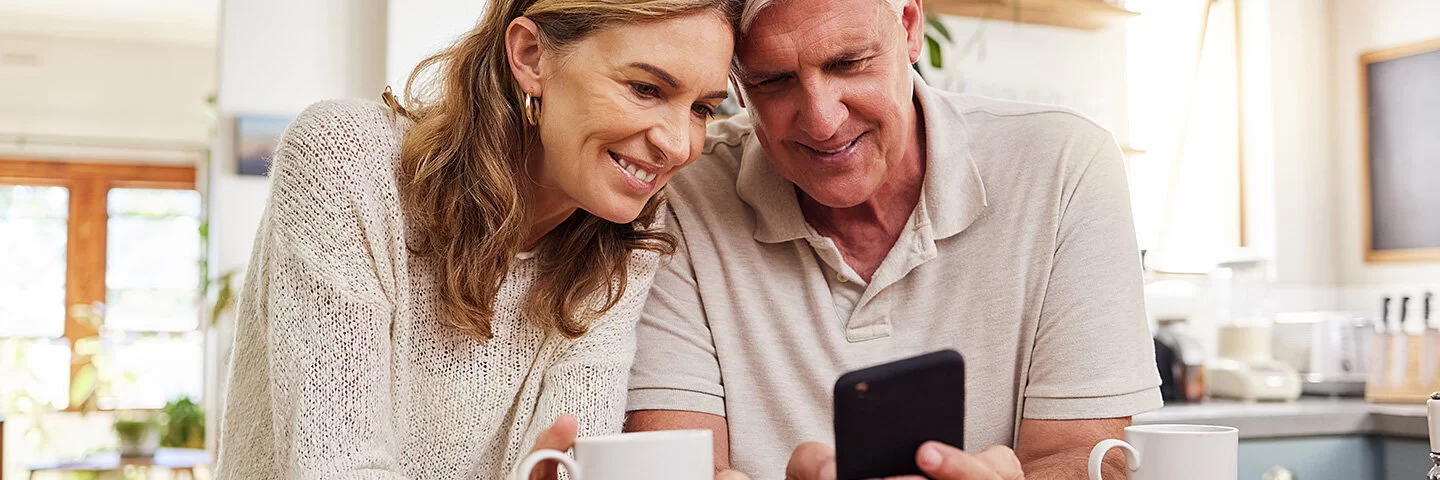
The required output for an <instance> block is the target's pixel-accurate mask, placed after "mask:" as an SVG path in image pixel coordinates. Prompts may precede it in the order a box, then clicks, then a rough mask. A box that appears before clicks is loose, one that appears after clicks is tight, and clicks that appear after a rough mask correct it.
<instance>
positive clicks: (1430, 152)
mask: <svg viewBox="0 0 1440 480" xmlns="http://www.w3.org/2000/svg"><path fill="white" fill-rule="evenodd" d="M1436 85H1440V39H1435V40H1431V41H1428V42H1421V43H1417V44H1413V45H1405V46H1401V47H1395V48H1389V49H1385V50H1378V51H1374V52H1369V53H1366V54H1364V55H1361V56H1360V128H1361V136H1362V137H1361V138H1362V139H1363V141H1362V142H1361V148H1362V151H1361V156H1362V158H1363V161H1364V164H1363V165H1362V167H1363V168H1362V169H1361V172H1362V173H1363V174H1364V178H1363V180H1362V181H1363V189H1364V195H1363V197H1362V198H1363V201H1364V202H1365V206H1364V227H1365V260H1366V261H1368V262H1435V261H1440V222H1437V221H1435V218H1437V216H1440V188H1437V185H1440V135H1437V134H1436V125H1440V88H1436Z"/></svg>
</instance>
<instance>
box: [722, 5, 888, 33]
mask: <svg viewBox="0 0 1440 480" xmlns="http://www.w3.org/2000/svg"><path fill="white" fill-rule="evenodd" d="M776 1H791V0H745V9H744V10H741V11H740V34H741V35H744V34H746V33H748V32H749V31H750V25H751V24H754V23H755V17H758V16H760V11H761V10H765V9H766V8H767V7H769V6H771V5H773V4H774V3H775V2H776ZM793 1H803V2H813V1H817V0H793ZM880 1H882V2H885V3H886V4H888V5H889V6H890V11H892V12H895V15H896V16H899V15H900V12H901V11H903V10H904V9H905V4H906V3H909V1H910V0H880Z"/></svg>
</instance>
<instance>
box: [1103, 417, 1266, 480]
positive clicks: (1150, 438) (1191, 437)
mask: <svg viewBox="0 0 1440 480" xmlns="http://www.w3.org/2000/svg"><path fill="white" fill-rule="evenodd" d="M1125 440H1128V441H1122V440H1105V441H1103V442H1100V444H1099V445H1096V446H1095V449H1094V450H1091V451H1090V480H1102V479H1101V476H1100V464H1101V462H1102V461H1103V460H1104V459H1105V452H1108V451H1110V449H1112V448H1117V447H1118V448H1121V449H1123V450H1124V451H1125V459H1126V463H1128V467H1129V470H1130V480H1162V479H1163V480H1216V479H1226V480H1228V479H1232V478H1236V477H1237V476H1239V474H1240V473H1239V466H1238V461H1237V458H1236V457H1237V452H1238V451H1239V448H1240V431H1239V430H1236V429H1234V428H1232V427H1217V426H1210V425H1135V426H1131V427H1126V428H1125Z"/></svg>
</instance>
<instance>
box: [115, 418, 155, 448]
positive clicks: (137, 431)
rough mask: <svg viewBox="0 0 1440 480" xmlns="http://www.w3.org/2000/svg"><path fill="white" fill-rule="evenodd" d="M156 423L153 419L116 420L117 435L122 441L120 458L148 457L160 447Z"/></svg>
mask: <svg viewBox="0 0 1440 480" xmlns="http://www.w3.org/2000/svg"><path fill="white" fill-rule="evenodd" d="M156 430H157V429H156V425H155V421H154V420H151V419H148V418H146V419H140V420H126V419H121V420H116V421H115V434H116V436H117V437H119V440H120V456H122V457H148V456H151V455H154V454H155V450H156V449H158V448H159V447H160V440H159V436H158V435H157V433H158V432H156Z"/></svg>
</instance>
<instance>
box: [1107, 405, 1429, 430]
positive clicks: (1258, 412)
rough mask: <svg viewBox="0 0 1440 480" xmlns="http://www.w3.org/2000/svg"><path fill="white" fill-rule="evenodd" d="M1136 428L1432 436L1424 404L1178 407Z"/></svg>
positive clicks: (1147, 417) (1146, 417)
mask: <svg viewBox="0 0 1440 480" xmlns="http://www.w3.org/2000/svg"><path fill="white" fill-rule="evenodd" d="M1135 423H1136V424H1137V425H1139V424H1157V423H1185V424H1206V425H1225V426H1230V427H1235V428H1238V429H1240V438H1241V439H1265V438H1283V437H1315V436H1336V435H1380V436H1386V437H1399V438H1413V439H1422V440H1423V439H1427V438H1429V436H1430V434H1429V431H1428V424H1427V422H1426V418H1425V406H1424V405H1420V404H1416V405H1382V404H1371V403H1367V402H1365V400H1363V399H1359V398H1340V399H1331V398H1323V397H1301V398H1300V400H1298V401H1295V402H1288V403H1270V402H1256V403H1245V402H1238V401H1224V400H1216V401H1209V402H1205V403H1186V404H1174V405H1167V406H1165V407H1164V408H1161V409H1160V410H1157V411H1154V412H1149V413H1144V414H1141V415H1138V416H1136V417H1135Z"/></svg>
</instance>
